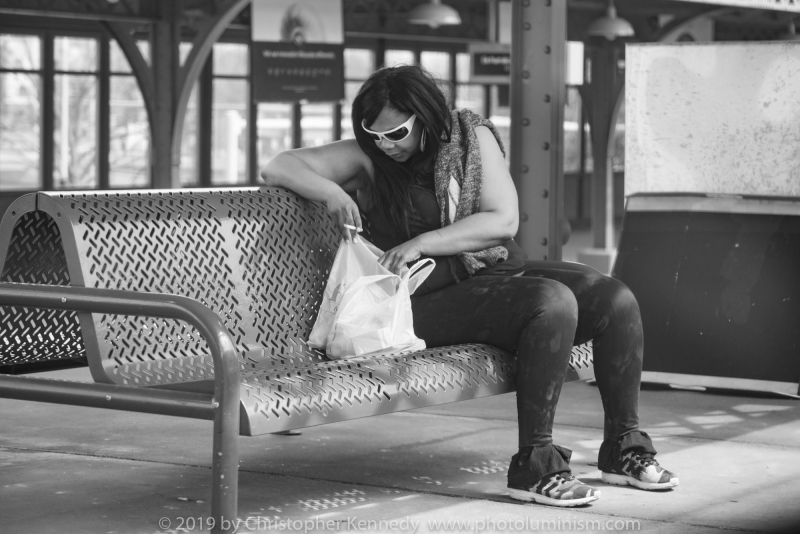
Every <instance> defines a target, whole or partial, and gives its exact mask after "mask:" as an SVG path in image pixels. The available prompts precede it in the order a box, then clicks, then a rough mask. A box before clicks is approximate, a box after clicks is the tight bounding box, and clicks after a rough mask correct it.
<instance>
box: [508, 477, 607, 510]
mask: <svg viewBox="0 0 800 534" xmlns="http://www.w3.org/2000/svg"><path fill="white" fill-rule="evenodd" d="M508 496H509V497H511V498H512V499H516V500H518V501H525V502H535V503H539V504H549V505H550V506H580V505H582V504H587V503H590V502H592V501H596V500H597V499H599V498H600V491H599V490H598V489H597V488H593V487H592V486H588V485H586V484H584V483H583V482H581V481H580V480H578V479H577V478H575V476H574V475H573V474H572V472H570V471H564V472H562V473H556V474H555V475H551V476H549V477H544V478H542V479H541V480H539V481H538V482H537V483H536V484H534V485H533V486H531V487H530V488H527V489H524V488H514V487H511V486H509V487H508Z"/></svg>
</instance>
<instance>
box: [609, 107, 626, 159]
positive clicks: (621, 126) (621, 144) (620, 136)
mask: <svg viewBox="0 0 800 534" xmlns="http://www.w3.org/2000/svg"><path fill="white" fill-rule="evenodd" d="M611 166H612V168H613V169H614V172H624V171H625V102H624V101H623V102H622V104H620V107H619V116H618V117H617V124H616V126H615V129H614V154H613V155H612V156H611Z"/></svg>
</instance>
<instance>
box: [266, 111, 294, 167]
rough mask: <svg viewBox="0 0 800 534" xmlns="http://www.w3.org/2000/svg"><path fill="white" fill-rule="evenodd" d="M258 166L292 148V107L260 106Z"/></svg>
mask: <svg viewBox="0 0 800 534" xmlns="http://www.w3.org/2000/svg"><path fill="white" fill-rule="evenodd" d="M257 139H258V141H257V145H258V166H259V167H263V166H264V165H266V164H267V162H268V161H269V160H271V159H272V158H273V157H275V156H276V155H277V154H278V153H280V152H283V151H284V150H288V149H290V148H292V105H291V104H275V103H260V104H258V136H257Z"/></svg>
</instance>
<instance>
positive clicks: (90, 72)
mask: <svg viewBox="0 0 800 534" xmlns="http://www.w3.org/2000/svg"><path fill="white" fill-rule="evenodd" d="M139 47H140V50H141V51H142V52H143V54H144V55H145V57H147V56H148V54H147V44H146V43H139ZM45 128H46V129H47V131H45ZM105 132H107V133H105ZM103 169H107V172H105V171H103ZM103 175H104V176H103ZM150 183H151V180H150V126H149V121H148V117H147V112H146V108H145V105H144V100H143V98H142V94H141V91H140V89H139V86H138V84H137V83H136V79H135V77H134V75H133V72H132V69H131V66H130V64H129V63H128V61H127V59H126V57H125V55H124V54H123V53H122V50H121V49H120V48H119V46H118V45H117V44H116V42H115V41H114V40H113V39H108V38H105V37H104V36H103V35H102V34H98V33H90V32H86V33H80V32H66V31H64V32H61V31H52V30H42V31H39V30H31V31H30V32H29V33H25V31H23V32H22V33H11V32H5V33H0V190H17V191H19V190H36V189H96V188H99V187H117V188H136V187H148V186H149V185H150Z"/></svg>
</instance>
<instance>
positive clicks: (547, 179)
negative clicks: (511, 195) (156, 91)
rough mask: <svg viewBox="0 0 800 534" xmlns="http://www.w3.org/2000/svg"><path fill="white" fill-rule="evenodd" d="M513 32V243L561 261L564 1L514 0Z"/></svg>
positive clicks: (539, 257)
mask: <svg viewBox="0 0 800 534" xmlns="http://www.w3.org/2000/svg"><path fill="white" fill-rule="evenodd" d="M511 18H512V30H511V36H512V37H511V155H510V156H511V157H510V161H511V164H510V167H511V176H512V177H513V178H514V182H515V184H516V186H517V192H518V194H519V203H520V225H519V233H518V234H517V237H516V240H517V242H518V243H519V244H520V246H521V247H522V248H523V250H525V252H526V253H527V255H528V257H529V258H530V259H533V260H560V259H561V232H560V224H559V222H560V220H561V219H562V218H563V209H564V208H563V206H564V202H563V191H564V156H563V139H564V99H565V94H566V87H565V83H566V82H565V74H564V69H565V58H566V33H567V0H514V1H513V3H512V17H511Z"/></svg>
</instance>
